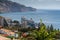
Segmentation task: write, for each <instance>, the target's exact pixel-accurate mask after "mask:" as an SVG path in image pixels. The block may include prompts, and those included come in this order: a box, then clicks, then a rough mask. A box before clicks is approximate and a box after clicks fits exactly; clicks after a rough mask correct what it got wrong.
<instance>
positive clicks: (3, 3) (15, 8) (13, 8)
mask: <svg viewBox="0 0 60 40" xmlns="http://www.w3.org/2000/svg"><path fill="white" fill-rule="evenodd" d="M35 10H36V9H35V8H32V7H26V6H24V5H21V4H19V3H16V2H12V1H9V0H0V12H25V11H35Z"/></svg>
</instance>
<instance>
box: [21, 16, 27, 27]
mask: <svg viewBox="0 0 60 40" xmlns="http://www.w3.org/2000/svg"><path fill="white" fill-rule="evenodd" d="M21 27H22V28H27V19H26V18H25V17H24V16H23V17H22V18H21Z"/></svg>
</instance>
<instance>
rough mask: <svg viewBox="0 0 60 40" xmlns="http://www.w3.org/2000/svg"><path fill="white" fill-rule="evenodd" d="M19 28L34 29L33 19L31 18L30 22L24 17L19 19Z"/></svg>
mask: <svg viewBox="0 0 60 40" xmlns="http://www.w3.org/2000/svg"><path fill="white" fill-rule="evenodd" d="M21 27H22V28H29V27H31V28H34V27H35V23H34V21H33V19H32V18H31V19H30V20H28V19H26V18H25V17H24V16H23V17H22V18H21Z"/></svg>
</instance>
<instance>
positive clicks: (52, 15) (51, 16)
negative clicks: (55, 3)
mask: <svg viewBox="0 0 60 40" xmlns="http://www.w3.org/2000/svg"><path fill="white" fill-rule="evenodd" d="M0 16H3V17H6V18H10V19H12V20H18V21H21V17H22V16H24V17H25V18H26V19H28V20H29V19H30V18H33V20H34V21H35V22H37V23H39V22H40V19H42V20H43V23H45V24H46V25H51V24H53V26H54V28H56V29H58V28H59V29H60V10H38V11H34V12H10V13H3V14H0Z"/></svg>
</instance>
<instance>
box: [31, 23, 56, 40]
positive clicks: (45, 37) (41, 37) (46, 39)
mask: <svg viewBox="0 0 60 40" xmlns="http://www.w3.org/2000/svg"><path fill="white" fill-rule="evenodd" d="M51 27H52V25H51ZM51 29H52V28H51ZM31 33H32V34H31V35H33V36H34V37H35V39H36V40H53V37H54V36H55V32H50V33H49V32H48V31H47V29H46V25H45V24H44V23H42V22H41V24H40V28H39V30H34V31H33V32H31Z"/></svg>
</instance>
